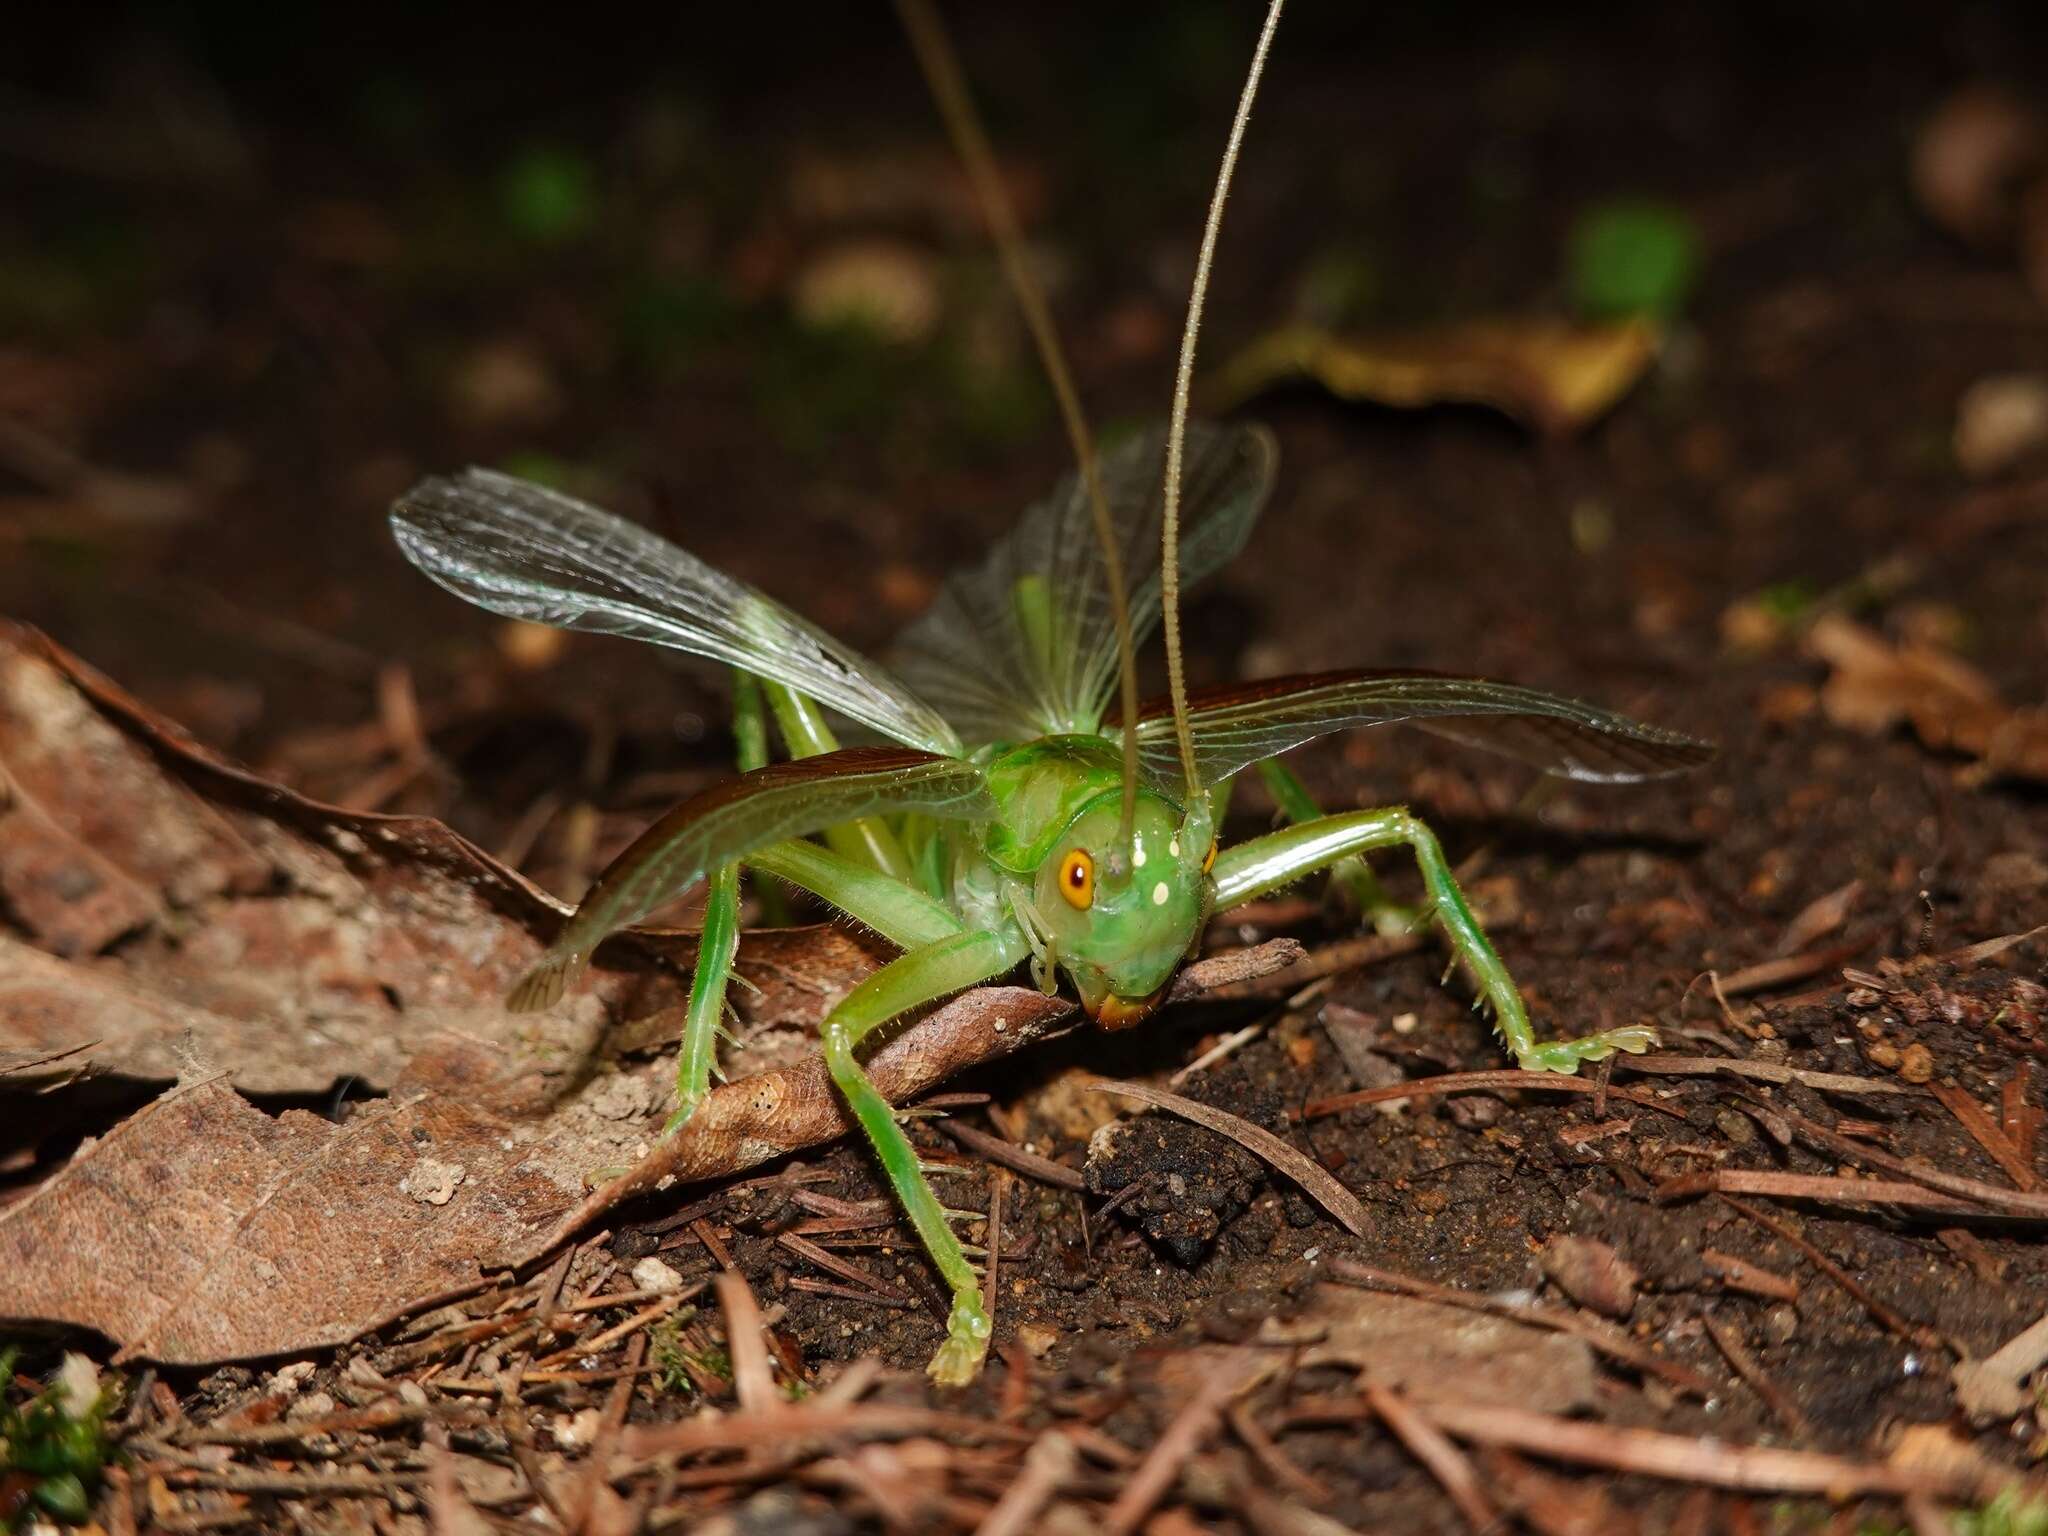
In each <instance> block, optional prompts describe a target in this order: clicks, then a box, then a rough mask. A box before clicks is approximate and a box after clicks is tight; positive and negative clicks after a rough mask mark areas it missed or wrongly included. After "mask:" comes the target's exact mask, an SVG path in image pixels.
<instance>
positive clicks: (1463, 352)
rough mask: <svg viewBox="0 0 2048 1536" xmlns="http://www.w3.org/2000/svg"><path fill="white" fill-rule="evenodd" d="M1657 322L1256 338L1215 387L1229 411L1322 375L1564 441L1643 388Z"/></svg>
mask: <svg viewBox="0 0 2048 1536" xmlns="http://www.w3.org/2000/svg"><path fill="white" fill-rule="evenodd" d="M1660 339H1661V338H1660V336H1659V333H1658V329H1657V327H1656V325H1655V324H1654V323H1652V322H1651V321H1649V320H1647V319H1644V318H1641V317H1636V318H1632V319H1628V320H1624V321H1619V322H1616V323H1614V324H1608V325H1574V324H1571V323H1570V322H1567V321H1561V320H1545V319H1522V318H1509V319H1492V320H1467V321H1463V322H1461V323H1458V324H1455V325H1450V326H1444V327H1439V328H1433V329H1428V330H1419V331H1409V332H1401V333H1394V334H1388V335H1383V336H1338V335H1334V334H1332V333H1331V332H1328V331H1324V330H1319V329H1316V328H1314V327H1310V326H1293V327H1289V328H1287V329H1283V330H1279V331H1275V332H1273V333H1271V334H1270V335H1268V336H1265V337H1263V338H1262V339H1260V340H1258V341H1255V342H1253V343H1252V344H1251V346H1249V347H1248V348H1246V349H1245V350H1244V351H1243V352H1241V353H1239V354H1238V356H1237V357H1236V358H1235V359H1233V360H1232V361H1231V362H1230V363H1229V364H1228V365H1227V366H1226V367H1225V368H1224V369H1223V371H1222V372H1221V373H1220V374H1219V375H1218V376H1217V377H1216V378H1215V379H1213V380H1211V381H1210V384H1209V385H1208V386H1207V388H1206V391H1205V393H1206V396H1207V403H1208V405H1209V406H1210V408H1212V409H1216V410H1227V409H1229V408H1230V407H1231V406H1233V405H1235V404H1237V403H1239V402H1241V401H1243V400H1246V399H1248V398H1250V397H1251V396H1253V395H1255V394H1258V393H1259V392H1260V391H1262V390H1264V389H1266V388H1268V387H1270V386H1271V385H1273V384H1276V383H1279V382H1281V381H1283V380H1286V379H1292V378H1301V377H1306V378H1310V379H1314V380H1315V381H1317V382H1318V383H1320V384H1321V385H1322V386H1323V387H1324V388H1325V389H1328V390H1330V391H1331V392H1332V393H1334V394H1337V395H1341V396H1343V397H1344V398H1345V399H1347V400H1365V401H1370V402H1372V403H1373V404H1375V405H1386V406H1393V407H1396V408H1400V409H1414V408H1417V407H1421V406H1429V405H1443V404H1468V405H1487V406H1492V407H1493V408H1494V409H1496V410H1498V411H1500V412H1502V413H1503V414H1505V415H1507V416H1511V417H1513V418H1514V419H1515V420H1517V421H1520V422H1522V423H1524V424H1525V425H1527V426H1529V427H1531V428H1533V429H1534V430H1536V431H1538V432H1541V433H1544V434H1546V435H1549V436H1554V437H1563V436H1568V435H1570V434H1571V433H1573V432H1577V431H1579V430H1580V429H1581V428H1584V427H1586V426H1589V425H1590V424H1592V423H1593V422H1595V421H1597V420H1599V419H1600V417H1602V416H1604V415H1605V414H1606V413H1607V412H1608V411H1609V410H1611V409H1612V408H1613V407H1614V406H1615V405H1616V404H1617V403H1618V402H1619V401H1620V400H1621V398H1622V397H1623V396H1624V395H1626V394H1627V393H1628V392H1629V390H1630V389H1632V388H1634V386H1635V384H1636V382H1637V381H1638V380H1640V379H1641V378H1642V376H1643V374H1644V372H1645V370H1647V369H1648V368H1649V366H1650V364H1651V362H1652V361H1653V360H1654V359H1655V358H1656V355H1657V349H1658V346H1659V343H1660Z"/></svg>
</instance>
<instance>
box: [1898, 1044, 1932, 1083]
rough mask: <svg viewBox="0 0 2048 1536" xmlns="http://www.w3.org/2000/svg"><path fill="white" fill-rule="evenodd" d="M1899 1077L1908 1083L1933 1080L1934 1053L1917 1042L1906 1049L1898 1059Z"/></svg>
mask: <svg viewBox="0 0 2048 1536" xmlns="http://www.w3.org/2000/svg"><path fill="white" fill-rule="evenodd" d="M1899 1076H1901V1077H1903V1078H1904V1079H1905V1080H1906V1081H1907V1082H1909V1083H1926V1082H1932V1081H1933V1080H1934V1052H1932V1051H1930V1050H1928V1049H1927V1047H1926V1046H1924V1045H1922V1044H1921V1043H1920V1042H1919V1041H1917V1040H1916V1041H1914V1042H1913V1043H1912V1044H1911V1045H1909V1046H1907V1047H1906V1050H1905V1054H1904V1055H1903V1056H1901V1057H1900V1058H1899Z"/></svg>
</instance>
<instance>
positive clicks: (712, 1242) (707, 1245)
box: [690, 1216, 737, 1274]
mask: <svg viewBox="0 0 2048 1536" xmlns="http://www.w3.org/2000/svg"><path fill="white" fill-rule="evenodd" d="M690 1230H691V1231H692V1232H694V1233H695V1234H696V1235H697V1241H698V1242H700V1243H702V1244H703V1245H704V1251H705V1252H706V1253H708V1254H710V1255H711V1261H712V1262H713V1263H714V1264H716V1265H717V1266H718V1267H719V1268H720V1269H721V1270H723V1271H725V1272H726V1273H728V1274H729V1273H731V1272H732V1270H733V1269H734V1268H736V1267H737V1266H735V1265H734V1263H733V1261H732V1255H731V1254H730V1253H728V1252H727V1251H726V1247H725V1244H723V1243H721V1242H720V1241H719V1240H718V1234H717V1233H716V1232H714V1231H712V1230H711V1223H710V1222H709V1221H708V1220H706V1219H705V1218H703V1217H701V1216H700V1217H699V1218H698V1219H697V1220H695V1221H693V1222H691V1223H690Z"/></svg>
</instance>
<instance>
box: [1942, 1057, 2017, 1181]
mask: <svg viewBox="0 0 2048 1536" xmlns="http://www.w3.org/2000/svg"><path fill="white" fill-rule="evenodd" d="M1927 1089H1928V1092H1930V1093H1932V1094H1933V1095H1934V1096H1935V1097H1936V1098H1937V1099H1939V1100H1941V1102H1942V1104H1943V1105H1944V1106H1945V1107H1946V1108H1947V1110H1948V1112H1949V1113H1950V1114H1952V1115H1954V1116H1955V1117H1956V1121H1957V1123H1958V1124H1960V1125H1961V1126H1962V1128H1963V1129H1964V1130H1965V1131H1967V1132H1969V1134H1970V1139H1971V1140H1972V1141H1974V1142H1976V1143H1977V1145H1978V1146H1980V1147H1982V1148H1983V1149H1984V1152H1985V1155H1986V1156H1988V1157H1989V1158H1990V1159H1991V1160H1992V1161H1993V1162H1994V1163H1996V1164H1998V1166H1999V1167H2001V1168H2003V1169H2004V1170H2005V1176H2006V1177H2007V1178H2009V1179H2011V1180H2012V1182H2013V1184H2014V1186H2015V1187H2017V1188H2019V1189H2023V1190H2029V1191H2031V1190H2036V1189H2039V1188H2040V1187H2041V1182H2040V1180H2039V1179H2037V1178H2036V1177H2035V1176H2034V1170H2033V1169H2032V1168H2031V1167H2030V1166H2028V1160H2027V1159H2026V1158H2025V1157H2023V1156H2022V1155H2021V1154H2020V1149H2019V1147H2018V1146H2017V1145H2015V1144H2014V1142H2013V1140H2012V1138H2011V1137H2009V1136H2007V1135H2006V1134H2005V1127H2004V1126H2002V1125H2000V1124H1999V1123H1998V1122H1997V1121H1996V1120H1994V1119H1992V1118H1991V1116H1990V1115H1989V1114H1988V1113H1987V1112H1986V1111H1985V1109H1984V1106H1983V1105H1981V1104H1979V1103H1978V1102H1977V1101H1976V1100H1975V1099H1974V1098H1972V1097H1971V1096H1970V1095H1969V1093H1967V1092H1966V1091H1964V1090H1963V1089H1961V1088H1958V1087H1955V1086H1954V1085H1952V1084H1949V1083H1929V1084H1928V1085H1927Z"/></svg>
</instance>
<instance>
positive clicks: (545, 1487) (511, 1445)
mask: <svg viewBox="0 0 2048 1536" xmlns="http://www.w3.org/2000/svg"><path fill="white" fill-rule="evenodd" d="M498 1425H499V1427H500V1428H501V1429H503V1430H504V1432H505V1446H506V1449H508V1450H509V1451H510V1452H511V1453H512V1459H513V1461H515V1462H517V1463H518V1464H519V1470H520V1471H521V1472H522V1473H524V1474H525V1477H526V1484H527V1486H528V1487H529V1488H531V1489H532V1490H533V1496H534V1497H535V1498H537V1499H539V1500H540V1502H541V1503H542V1504H544V1505H546V1506H547V1511H548V1513H549V1514H550V1515H552V1516H554V1519H555V1526H556V1529H558V1530H562V1531H572V1530H574V1529H575V1527H574V1526H572V1525H571V1524H570V1523H569V1512H568V1511H567V1510H566V1509H564V1508H563V1507H562V1499H561V1495H560V1494H558V1493H556V1492H555V1490H554V1487H553V1486H552V1485H551V1484H550V1483H549V1482H548V1479H547V1474H546V1472H545V1470H544V1469H543V1468H542V1467H541V1464H540V1455H539V1453H538V1452H536V1451H535V1450H534V1448H533V1426H532V1425H531V1424H530V1423H529V1422H528V1421H527V1418H526V1415H525V1414H524V1413H523V1412H521V1411H520V1409H519V1404H518V1397H517V1394H516V1393H515V1392H513V1391H512V1390H510V1389H507V1391H506V1392H505V1407H504V1411H503V1412H502V1413H500V1414H499V1416H498Z"/></svg>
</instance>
